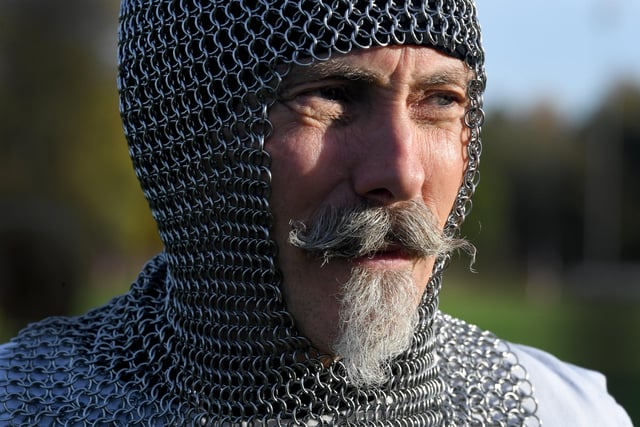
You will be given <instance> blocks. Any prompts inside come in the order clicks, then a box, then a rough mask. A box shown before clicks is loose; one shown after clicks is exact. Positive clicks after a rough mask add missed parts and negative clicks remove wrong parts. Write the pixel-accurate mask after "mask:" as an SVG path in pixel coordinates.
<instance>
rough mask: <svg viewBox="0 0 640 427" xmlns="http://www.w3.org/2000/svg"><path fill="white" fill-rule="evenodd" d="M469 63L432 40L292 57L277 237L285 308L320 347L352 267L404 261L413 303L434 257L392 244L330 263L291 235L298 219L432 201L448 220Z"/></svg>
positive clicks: (281, 128) (275, 201) (462, 158)
mask: <svg viewBox="0 0 640 427" xmlns="http://www.w3.org/2000/svg"><path fill="white" fill-rule="evenodd" d="M470 76H471V74H470V72H469V71H468V69H467V68H466V67H465V65H464V64H463V62H462V61H460V60H457V59H454V58H451V57H449V56H446V55H444V54H442V53H439V52H437V51H435V50H433V49H430V48H425V47H413V46H406V47H385V48H372V49H366V50H358V51H354V52H352V53H349V54H347V55H340V56H334V57H333V58H332V59H330V60H328V61H325V62H320V63H317V64H313V65H311V66H307V67H296V68H294V69H293V70H292V71H291V72H290V73H289V75H288V76H287V78H286V79H285V81H284V82H283V83H282V88H281V92H280V93H281V96H280V99H279V101H278V102H277V103H276V104H275V105H274V106H273V107H272V109H271V111H270V115H269V117H270V120H271V123H272V124H273V132H272V134H271V136H270V137H269V139H268V140H267V142H266V144H265V147H266V150H267V151H268V152H269V154H270V155H271V159H272V164H271V172H272V190H273V191H272V196H271V211H272V213H273V215H274V230H273V233H274V238H275V240H276V242H277V244H278V247H279V258H278V262H279V268H280V270H281V272H282V274H283V291H284V295H285V299H286V303H287V307H288V310H289V311H290V312H291V314H292V315H293V317H294V319H295V322H296V326H297V328H298V329H299V330H300V331H301V332H302V333H303V334H304V335H305V336H307V337H308V338H309V339H310V340H311V341H312V343H313V344H314V346H315V347H316V348H318V349H319V350H321V351H323V352H327V353H330V354H331V353H333V344H334V341H335V340H336V337H337V336H338V334H339V330H340V329H341V327H340V325H339V323H340V317H341V312H340V307H341V304H343V305H344V304H345V303H348V302H345V301H342V300H343V295H344V289H343V285H344V284H345V283H346V282H347V281H348V280H349V278H350V277H351V274H352V271H353V269H354V267H358V268H359V269H360V270H364V271H370V272H374V273H375V272H391V273H395V272H404V273H405V274H406V275H407V277H409V278H410V283H411V286H412V287H413V289H414V290H415V292H414V293H412V296H411V298H410V304H411V310H415V308H416V307H417V306H418V304H419V301H420V298H421V296H422V294H423V292H424V290H425V286H426V284H427V282H428V279H429V277H430V275H431V270H432V267H433V262H434V259H433V257H418V256H415V255H412V254H411V253H409V252H406V251H403V250H402V248H401V247H397V246H392V247H390V248H389V249H387V250H382V251H378V252H376V253H375V254H374V255H371V256H365V257H357V258H353V259H344V258H335V259H331V260H329V261H328V262H323V260H322V259H319V258H318V257H312V256H309V254H308V253H306V252H305V251H304V250H302V249H299V248H298V247H295V246H293V245H291V244H290V243H289V242H288V234H289V231H290V229H291V227H290V222H291V221H292V220H307V219H309V218H311V217H313V216H314V214H315V213H317V212H318V211H319V210H320V209H322V208H326V207H328V206H331V207H335V208H342V207H353V206H360V205H363V204H366V205H369V206H389V207H393V206H396V205H401V204H402V203H404V202H417V203H419V204H423V205H425V206H426V207H427V208H428V209H429V210H430V211H431V212H432V213H433V216H434V219H435V221H436V223H437V226H438V228H439V229H440V230H441V229H442V228H443V226H444V224H445V221H446V219H447V216H448V214H449V212H450V210H451V207H452V205H453V202H454V200H455V198H456V195H457V192H458V189H459V187H460V184H461V180H462V175H463V172H464V169H465V166H466V145H467V143H468V139H469V132H468V129H467V128H466V126H465V125H464V122H463V116H464V112H465V110H466V107H467V102H468V101H467V96H466V87H467V82H468V80H469V78H470Z"/></svg>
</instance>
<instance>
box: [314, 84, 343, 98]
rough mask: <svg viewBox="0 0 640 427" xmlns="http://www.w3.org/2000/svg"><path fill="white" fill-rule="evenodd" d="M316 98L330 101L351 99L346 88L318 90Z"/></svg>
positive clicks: (328, 87)
mask: <svg viewBox="0 0 640 427" xmlns="http://www.w3.org/2000/svg"><path fill="white" fill-rule="evenodd" d="M316 92H317V93H318V96H320V97H321V98H324V99H328V100H330V101H350V100H351V97H350V95H349V92H348V90H347V88H345V87H344V86H327V87H322V88H319V89H318V90H317V91H316Z"/></svg>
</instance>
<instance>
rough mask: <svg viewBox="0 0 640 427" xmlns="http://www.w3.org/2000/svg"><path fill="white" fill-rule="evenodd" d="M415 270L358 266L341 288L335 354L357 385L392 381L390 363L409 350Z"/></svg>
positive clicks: (414, 315) (413, 322) (414, 321)
mask: <svg viewBox="0 0 640 427" xmlns="http://www.w3.org/2000/svg"><path fill="white" fill-rule="evenodd" d="M416 294H417V291H416V286H415V285H414V283H413V278H412V276H411V271H406V270H401V271H397V270H394V271H382V270H371V269H366V268H361V267H354V268H353V270H352V271H351V278H350V279H349V280H348V281H347V283H345V285H344V287H343V294H342V301H341V307H340V325H339V331H338V337H337V339H336V341H335V342H334V344H333V350H334V351H335V353H336V354H337V355H339V356H340V357H341V358H342V362H343V364H344V366H345V369H346V373H347V377H348V378H349V380H350V382H351V383H353V385H355V386H357V387H366V386H377V385H380V384H382V383H384V382H385V381H387V380H388V378H389V376H390V374H391V372H390V365H389V362H390V361H391V360H392V359H394V358H395V357H396V356H398V355H400V354H401V353H403V352H404V351H405V350H407V349H408V348H409V346H410V344H411V339H412V337H413V332H414V330H415V326H416V324H417V322H418V315H417V311H416V300H417V295H416Z"/></svg>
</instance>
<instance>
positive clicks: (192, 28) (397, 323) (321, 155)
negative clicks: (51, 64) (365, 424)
mask: <svg viewBox="0 0 640 427" xmlns="http://www.w3.org/2000/svg"><path fill="white" fill-rule="evenodd" d="M142 17H143V18H142ZM141 21H143V22H142V23H141ZM156 21H157V22H156ZM483 63H484V58H483V52H482V47H481V46H480V32H479V27H478V22H477V19H476V15H475V8H474V6H473V2H472V0H444V1H442V0H439V1H421V0H406V1H395V0H394V1H390V0H388V1H369V0H366V1H358V0H355V1H347V0H344V1H343V0H340V1H330V2H323V1H315V0H313V1H311V0H300V1H282V2H280V1H271V0H270V1H255V2H248V1H241V0H237V1H236V0H234V1H228V2H200V1H193V2H192V1H182V2H177V3H176V2H173V1H169V0H156V1H154V2H136V1H129V0H124V2H123V8H122V13H121V39H120V75H119V83H120V95H121V97H120V101H121V109H122V116H123V121H124V125H125V131H126V133H127V138H128V141H129V144H130V153H131V155H132V158H133V161H134V165H135V167H136V172H137V175H138V177H139V178H140V181H141V184H142V187H143V190H144V191H145V196H146V197H147V198H148V199H149V203H150V205H151V207H152V211H153V214H154V218H156V220H157V221H158V224H159V230H160V234H161V237H162V240H163V242H164V244H165V248H166V254H167V261H168V269H169V278H170V295H171V298H170V299H169V301H168V309H169V311H170V315H171V322H172V327H173V328H174V329H175V330H176V331H177V334H176V336H179V337H181V338H180V339H181V340H183V341H184V342H187V343H189V345H192V346H195V347H198V348H200V349H201V350H202V351H204V352H207V351H208V352H210V353H213V354H222V355H227V354H229V355H232V357H234V358H235V357H238V358H241V357H248V358H250V357H255V355H256V354H263V355H264V357H269V355H270V354H271V355H272V357H274V358H279V357H281V355H283V354H289V355H292V356H291V357H292V358H293V360H297V361H299V360H312V359H314V357H313V356H314V355H316V354H318V352H320V353H325V354H329V355H331V356H334V357H335V358H337V359H340V360H341V361H342V364H344V366H345V367H346V368H347V370H348V372H349V376H350V380H351V381H350V382H349V381H347V382H349V383H356V384H375V383H378V382H380V381H381V380H382V379H383V378H384V373H385V372H384V371H385V369H384V366H385V363H386V362H387V361H389V360H390V359H392V358H393V357H394V356H396V355H398V354H399V353H401V352H403V351H404V350H406V349H407V348H408V346H410V345H411V346H413V345H414V344H415V346H414V347H413V348H417V346H421V345H425V344H424V343H425V342H427V341H428V340H430V339H432V338H431V337H432V335H431V334H430V333H429V332H428V331H427V329H428V327H427V325H429V324H430V323H431V321H432V319H433V316H434V315H435V311H436V307H437V299H436V298H435V295H437V293H438V291H439V287H440V277H441V275H440V273H441V272H442V270H443V269H444V266H445V265H446V262H447V255H446V254H447V253H448V252H450V250H451V249H452V248H455V247H458V246H460V245H463V243H461V242H460V241H458V240H456V239H455V237H456V235H457V229H458V227H459V225H460V224H461V223H462V221H463V219H464V217H465V215H466V212H467V210H468V209H467V208H468V203H469V200H470V198H471V196H472V194H473V190H474V188H475V183H476V182H475V177H476V174H475V171H476V169H477V167H478V157H479V154H480V139H479V128H480V123H481V120H482V110H481V106H482V99H481V94H482V90H483V88H484V71H483ZM443 231H444V232H443ZM229 311H231V313H233V315H226V314H225V315H221V314H220V313H228V312H229ZM416 325H417V327H416ZM216 328H220V329H221V330H222V331H225V333H228V335H224V336H223V337H222V338H220V337H216V338H212V337H211V334H206V333H203V332H202V331H208V330H211V329H216ZM416 334H418V335H416ZM427 335H428V336H427ZM267 337H269V338H270V341H269V342H268V343H265V342H264V341H265V340H266V339H267ZM237 339H242V342H243V344H242V346H241V348H242V349H243V351H245V353H246V354H244V353H243V354H242V355H238V354H236V353H237V351H238V350H237V348H238V347H237V345H236V343H235V342H234V341H235V340H237ZM412 339H413V340H412ZM189 357H191V356H189ZM288 357H289V356H288ZM278 360H285V359H278ZM278 363H280V362H278ZM342 364H341V363H335V364H332V366H333V367H332V368H331V369H338V370H339V371H340V372H342ZM431 368H432V367H430V369H431Z"/></svg>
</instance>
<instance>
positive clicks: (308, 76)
mask: <svg viewBox="0 0 640 427" xmlns="http://www.w3.org/2000/svg"><path fill="white" fill-rule="evenodd" d="M331 78H336V79H343V80H349V81H357V82H362V83H368V84H374V85H379V86H384V85H385V82H386V77H385V76H383V75H381V74H379V73H377V72H375V71H373V70H369V69H366V68H362V67H355V66H352V65H351V64H347V63H345V62H344V61H341V60H340V59H330V60H327V61H322V62H316V63H313V64H310V65H305V66H296V67H294V68H293V69H292V70H291V72H290V73H289V75H288V76H287V77H286V78H285V80H284V82H283V84H282V86H281V89H284V90H286V88H290V87H292V86H295V85H297V84H301V83H310V82H315V81H320V80H324V79H331ZM469 78H470V72H469V70H468V69H466V68H464V69H461V68H459V67H448V68H446V69H444V70H439V71H437V72H434V74H432V75H427V76H425V77H424V78H421V79H419V80H418V81H417V82H416V85H417V86H420V87H435V86H445V85H455V86H459V87H461V88H466V86H467V83H468V82H469Z"/></svg>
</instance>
